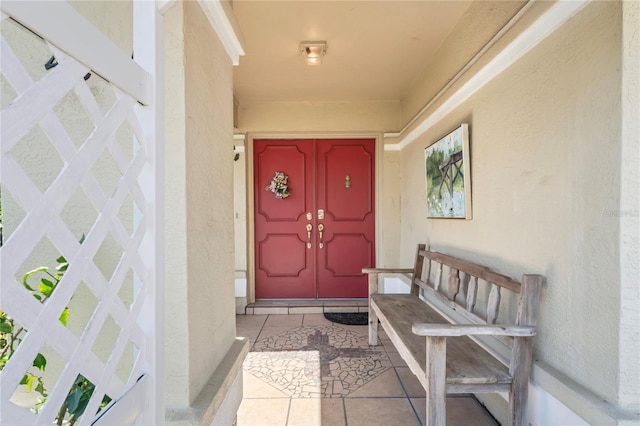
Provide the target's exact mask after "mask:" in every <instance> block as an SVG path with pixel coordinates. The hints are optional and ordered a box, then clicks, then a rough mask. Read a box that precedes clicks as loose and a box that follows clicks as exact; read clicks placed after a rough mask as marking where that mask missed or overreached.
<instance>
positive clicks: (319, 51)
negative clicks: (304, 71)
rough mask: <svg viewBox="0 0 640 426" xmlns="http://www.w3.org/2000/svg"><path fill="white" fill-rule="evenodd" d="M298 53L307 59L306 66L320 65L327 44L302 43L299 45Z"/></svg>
mask: <svg viewBox="0 0 640 426" xmlns="http://www.w3.org/2000/svg"><path fill="white" fill-rule="evenodd" d="M300 52H302V54H303V55H304V56H305V58H306V59H307V65H320V64H321V63H322V57H323V56H324V55H325V53H327V42H326V41H303V42H301V43H300Z"/></svg>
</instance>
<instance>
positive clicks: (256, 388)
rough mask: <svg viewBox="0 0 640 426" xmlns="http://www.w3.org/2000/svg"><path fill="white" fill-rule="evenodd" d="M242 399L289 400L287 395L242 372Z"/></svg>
mask: <svg viewBox="0 0 640 426" xmlns="http://www.w3.org/2000/svg"><path fill="white" fill-rule="evenodd" d="M242 397H243V398H249V399H251V398H253V399H256V398H289V395H287V394H285V393H284V392H281V391H279V390H278V389H276V388H274V387H273V386H271V385H270V384H268V383H266V382H265V381H264V380H261V379H259V378H257V377H255V376H254V375H253V374H251V373H249V372H247V371H243V372H242Z"/></svg>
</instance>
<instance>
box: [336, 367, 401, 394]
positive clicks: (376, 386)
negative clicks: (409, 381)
mask: <svg viewBox="0 0 640 426" xmlns="http://www.w3.org/2000/svg"><path fill="white" fill-rule="evenodd" d="M404 396H405V393H404V391H403V390H402V386H401V385H400V380H398V376H397V375H396V372H395V371H394V370H393V368H390V369H389V370H387V371H385V372H384V373H382V374H381V375H380V376H378V377H376V378H375V379H373V380H371V381H370V382H368V383H366V384H365V385H363V386H362V387H361V388H360V389H358V390H357V391H355V392H353V393H351V394H349V396H348V398H359V397H387V398H388V397H404Z"/></svg>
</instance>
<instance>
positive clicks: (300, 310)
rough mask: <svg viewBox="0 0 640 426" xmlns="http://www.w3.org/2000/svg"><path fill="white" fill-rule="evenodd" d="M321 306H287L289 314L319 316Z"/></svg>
mask: <svg viewBox="0 0 640 426" xmlns="http://www.w3.org/2000/svg"><path fill="white" fill-rule="evenodd" d="M321 313H322V306H289V315H291V314H321Z"/></svg>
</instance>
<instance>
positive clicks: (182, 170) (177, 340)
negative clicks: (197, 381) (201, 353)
mask: <svg viewBox="0 0 640 426" xmlns="http://www.w3.org/2000/svg"><path fill="white" fill-rule="evenodd" d="M183 19H184V18H183V13H182V6H181V5H177V6H174V7H173V8H171V9H170V10H169V11H168V12H167V13H166V14H165V82H166V83H165V88H166V91H165V115H166V117H167V120H166V122H165V170H166V176H165V206H166V208H167V210H168V211H167V213H166V215H165V219H166V220H165V250H166V252H165V288H166V291H165V295H166V303H165V359H166V362H165V381H166V384H165V398H166V407H167V409H171V408H174V407H185V406H188V405H189V363H188V362H186V360H187V356H188V342H189V321H188V312H187V306H188V303H187V294H188V286H187V283H188V275H187V215H186V209H187V195H186V193H187V179H186V167H187V165H186V144H185V137H186V136H185V135H186V130H185V126H186V119H185V117H186V109H185V96H184V85H185V70H184V32H183Z"/></svg>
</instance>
